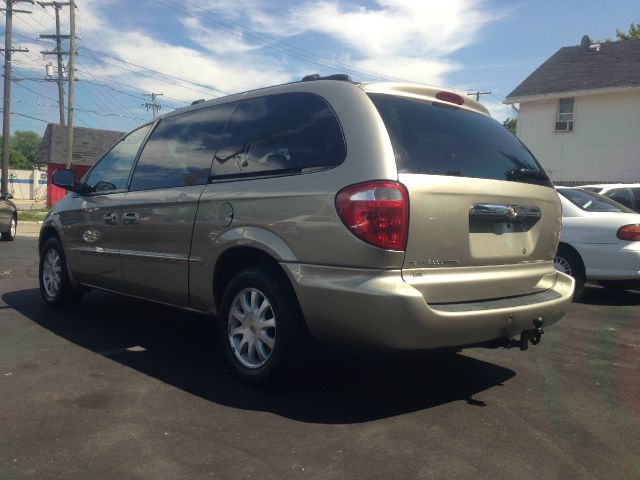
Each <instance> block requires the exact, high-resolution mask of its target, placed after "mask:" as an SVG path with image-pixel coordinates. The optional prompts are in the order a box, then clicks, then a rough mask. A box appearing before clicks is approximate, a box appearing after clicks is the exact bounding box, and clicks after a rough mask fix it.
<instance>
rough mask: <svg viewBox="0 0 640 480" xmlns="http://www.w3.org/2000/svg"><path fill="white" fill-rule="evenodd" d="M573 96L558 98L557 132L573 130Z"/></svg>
mask: <svg viewBox="0 0 640 480" xmlns="http://www.w3.org/2000/svg"><path fill="white" fill-rule="evenodd" d="M574 103H575V102H574V99H573V98H561V99H560V100H558V114H557V116H556V132H571V131H573V107H574Z"/></svg>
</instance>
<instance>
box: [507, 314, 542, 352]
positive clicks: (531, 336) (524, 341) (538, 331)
mask: <svg viewBox="0 0 640 480" xmlns="http://www.w3.org/2000/svg"><path fill="white" fill-rule="evenodd" d="M543 324H544V321H543V320H542V318H540V317H538V318H536V319H534V320H533V327H534V328H532V329H530V330H523V331H522V333H520V338H518V339H516V338H512V339H511V340H509V345H508V348H514V347H517V348H519V349H520V350H522V351H525V350H527V349H528V348H529V342H531V345H537V344H539V343H540V340H542V334H543V333H544V330H543V329H542V325H543Z"/></svg>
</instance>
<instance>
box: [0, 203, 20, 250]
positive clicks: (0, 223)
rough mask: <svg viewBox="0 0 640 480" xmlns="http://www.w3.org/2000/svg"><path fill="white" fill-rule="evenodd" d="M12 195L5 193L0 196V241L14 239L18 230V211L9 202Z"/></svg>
mask: <svg viewBox="0 0 640 480" xmlns="http://www.w3.org/2000/svg"><path fill="white" fill-rule="evenodd" d="M12 198H13V195H11V194H10V193H7V194H5V195H0V235H2V240H7V241H11V240H14V239H15V238H16V229H17V228H18V210H17V209H16V206H15V204H14V203H13V202H11V201H10V200H11V199H12Z"/></svg>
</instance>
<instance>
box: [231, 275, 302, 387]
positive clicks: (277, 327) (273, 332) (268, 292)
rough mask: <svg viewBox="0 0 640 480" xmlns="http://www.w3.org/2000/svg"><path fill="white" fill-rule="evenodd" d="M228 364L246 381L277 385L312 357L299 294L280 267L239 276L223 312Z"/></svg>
mask: <svg viewBox="0 0 640 480" xmlns="http://www.w3.org/2000/svg"><path fill="white" fill-rule="evenodd" d="M219 325H220V338H221V340H222V342H223V343H224V351H225V355H226V357H227V360H228V361H229V363H230V364H231V366H232V367H233V370H234V371H235V373H237V374H238V375H239V376H240V377H241V378H242V379H243V380H246V381H248V382H250V383H254V384H259V385H272V384H275V383H281V382H283V381H287V380H289V379H290V378H291V377H292V376H293V375H294V374H295V373H296V372H297V370H298V369H299V368H300V367H301V364H302V362H303V360H304V354H305V353H308V348H307V347H308V343H309V341H310V336H309V334H308V332H307V331H306V326H305V325H304V319H303V318H302V314H301V312H300V307H299V306H298V302H297V300H296V298H295V294H294V292H293V289H292V288H291V286H290V284H289V283H288V281H287V279H286V277H285V276H284V274H283V273H282V272H279V271H277V269H276V268H275V267H266V266H263V267H256V268H251V269H248V270H244V271H242V272H240V273H238V274H237V275H236V276H235V277H233V279H232V280H231V282H230V283H229V285H228V286H227V288H226V290H225V292H224V295H223V297H222V303H221V308H220V318H219Z"/></svg>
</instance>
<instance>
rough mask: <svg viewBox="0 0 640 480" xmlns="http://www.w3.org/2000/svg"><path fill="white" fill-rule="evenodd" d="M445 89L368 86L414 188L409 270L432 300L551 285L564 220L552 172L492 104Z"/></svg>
mask: <svg viewBox="0 0 640 480" xmlns="http://www.w3.org/2000/svg"><path fill="white" fill-rule="evenodd" d="M429 92H432V90H431V89H429ZM445 93H446V95H438V94H437V93H436V94H433V95H425V96H418V95H415V92H412V94H411V95H398V94H397V93H393V94H391V93H375V92H368V95H369V97H370V99H371V100H372V102H373V103H374V105H375V106H376V108H377V109H378V112H379V113H380V116H381V117H382V120H383V122H384V124H385V126H386V129H387V131H388V133H389V137H390V139H391V144H392V146H393V150H394V155H395V159H396V165H397V168H398V179H399V181H400V182H402V183H403V184H404V185H405V186H406V187H407V190H408V193H409V234H408V240H407V247H406V254H405V259H404V263H403V277H404V279H405V280H406V281H407V282H409V283H411V284H413V285H414V286H416V288H418V289H419V290H420V291H421V292H422V293H423V294H424V295H425V298H426V299H427V301H428V302H429V303H449V302H466V301H477V300H481V299H493V298H503V297H510V296H518V295H526V294H531V293H536V292H538V291H541V290H544V289H546V288H549V287H550V286H551V284H552V282H553V279H554V278H555V277H554V275H555V270H554V267H553V257H554V255H555V252H556V248H557V244H558V239H559V232H560V227H561V223H560V222H561V210H560V202H559V200H558V196H557V194H556V192H555V190H554V188H553V185H552V183H551V181H550V180H549V178H548V176H547V175H546V173H545V172H544V170H543V169H542V167H541V166H540V164H539V163H538V162H537V161H536V159H535V158H534V157H533V155H532V154H531V152H530V151H529V150H528V149H527V148H526V147H525V146H524V145H523V144H522V143H521V142H520V141H519V140H518V139H517V138H516V137H515V136H514V135H513V134H511V133H510V132H509V131H507V130H506V129H505V128H504V127H503V126H502V125H500V124H499V123H498V122H497V121H495V120H493V119H492V118H491V117H490V116H488V115H486V114H484V113H482V110H483V107H478V106H477V104H475V102H472V105H471V108H467V107H465V106H463V105H464V103H465V102H466V101H467V100H466V99H465V98H463V97H461V96H458V95H456V94H453V93H450V92H445ZM441 99H444V100H446V101H441ZM474 104H475V105H474Z"/></svg>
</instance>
